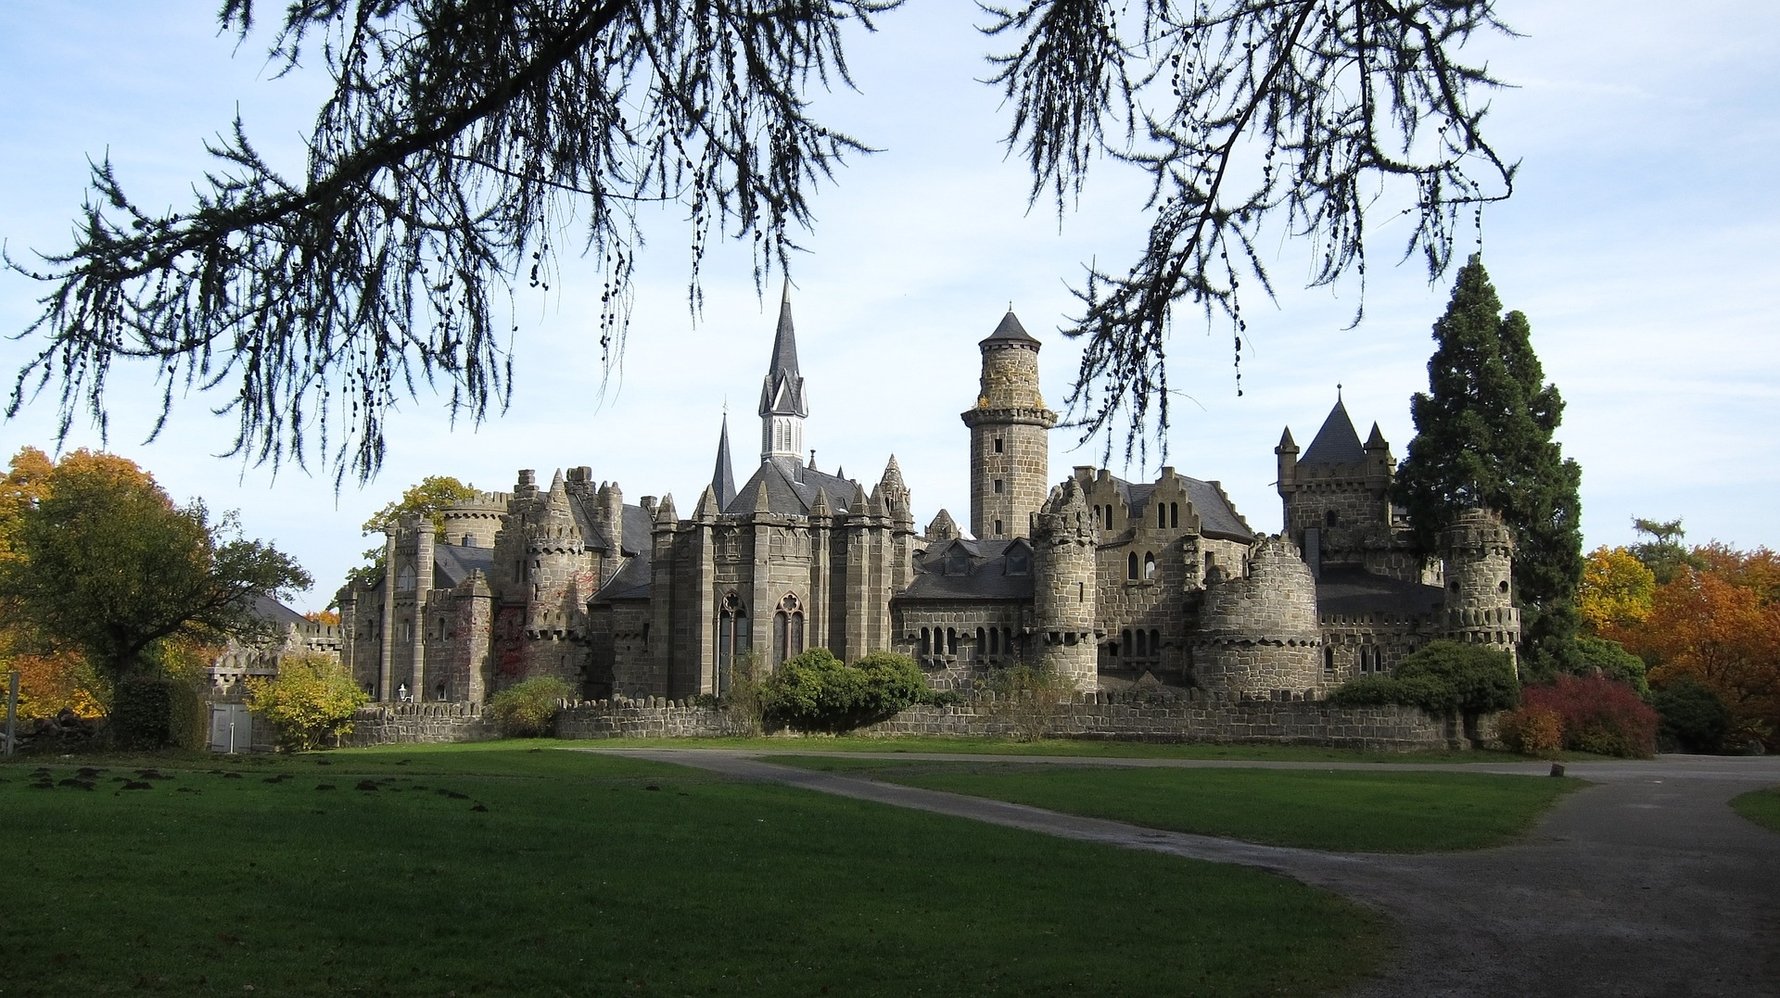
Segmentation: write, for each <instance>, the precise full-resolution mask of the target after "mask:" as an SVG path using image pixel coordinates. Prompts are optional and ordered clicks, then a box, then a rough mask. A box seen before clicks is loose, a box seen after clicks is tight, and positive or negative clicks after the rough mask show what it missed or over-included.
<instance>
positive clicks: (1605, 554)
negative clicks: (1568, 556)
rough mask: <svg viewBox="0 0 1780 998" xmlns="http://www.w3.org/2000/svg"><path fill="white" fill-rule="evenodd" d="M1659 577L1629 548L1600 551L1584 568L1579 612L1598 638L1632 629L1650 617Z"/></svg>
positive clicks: (1599, 548) (1578, 603) (1592, 552)
mask: <svg viewBox="0 0 1780 998" xmlns="http://www.w3.org/2000/svg"><path fill="white" fill-rule="evenodd" d="M1655 596H1656V575H1655V573H1653V572H1651V570H1650V569H1649V568H1647V567H1646V566H1645V565H1644V563H1643V562H1641V561H1639V560H1638V559H1637V558H1636V557H1635V556H1634V555H1633V554H1632V553H1631V552H1630V551H1627V550H1626V549H1625V548H1609V547H1598V548H1595V549H1594V550H1593V551H1590V552H1589V554H1588V558H1587V559H1586V560H1585V561H1584V562H1583V565H1582V585H1581V586H1579V587H1578V588H1577V590H1576V609H1577V612H1578V613H1580V614H1581V616H1582V622H1583V624H1584V625H1586V626H1587V627H1588V628H1589V629H1590V630H1592V631H1594V632H1595V633H1596V634H1607V633H1609V632H1611V631H1612V630H1613V629H1615V628H1624V627H1630V626H1632V625H1634V624H1637V623H1639V622H1640V621H1642V620H1644V619H1645V618H1646V617H1649V616H1650V607H1651V601H1652V600H1653V599H1654V598H1655Z"/></svg>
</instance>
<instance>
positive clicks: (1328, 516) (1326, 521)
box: [1323, 510, 1336, 527]
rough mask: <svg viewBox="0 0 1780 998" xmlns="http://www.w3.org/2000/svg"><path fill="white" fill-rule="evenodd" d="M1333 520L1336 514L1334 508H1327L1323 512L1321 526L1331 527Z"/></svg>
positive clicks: (1333, 523)
mask: <svg viewBox="0 0 1780 998" xmlns="http://www.w3.org/2000/svg"><path fill="white" fill-rule="evenodd" d="M1335 520H1336V516H1335V511H1334V510H1329V511H1328V512H1327V513H1324V514H1323V526H1325V527H1333V526H1334V525H1335Z"/></svg>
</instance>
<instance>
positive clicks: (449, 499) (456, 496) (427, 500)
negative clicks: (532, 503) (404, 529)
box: [346, 475, 478, 587]
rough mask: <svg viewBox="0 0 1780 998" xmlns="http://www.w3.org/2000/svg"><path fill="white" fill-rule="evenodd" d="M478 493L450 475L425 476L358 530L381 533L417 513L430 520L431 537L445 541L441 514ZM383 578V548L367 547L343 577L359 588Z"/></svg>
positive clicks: (347, 582)
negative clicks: (359, 561)
mask: <svg viewBox="0 0 1780 998" xmlns="http://www.w3.org/2000/svg"><path fill="white" fill-rule="evenodd" d="M477 495H478V493H477V492H476V488H475V486H473V485H465V484H464V483H463V482H460V481H458V480H457V479H456V478H453V477H452V476H450V475H428V476H426V477H425V478H423V479H421V480H420V483H419V484H418V485H411V486H409V487H408V489H407V490H406V491H404V492H403V493H402V498H400V499H397V500H395V501H393V502H388V503H385V504H384V505H383V508H382V509H380V510H378V511H377V512H375V513H373V514H371V518H370V519H368V520H366V521H365V524H364V526H363V527H360V528H359V529H360V531H362V532H363V533H365V534H381V533H382V532H383V531H385V530H387V529H389V528H390V527H392V526H394V525H395V524H396V523H398V522H399V521H400V520H401V519H402V517H404V516H408V515H412V514H419V515H421V516H424V517H426V518H428V519H429V520H431V521H432V524H433V536H434V537H435V538H436V539H438V540H444V539H445V517H444V512H445V510H447V509H450V508H451V507H452V506H453V505H455V504H457V503H460V502H465V501H467V500H470V499H474V498H476V496H477ZM381 578H383V545H381V544H379V545H377V546H376V547H373V548H368V549H366V551H365V564H363V565H360V566H359V567H357V568H355V569H353V570H352V571H351V572H350V573H348V575H347V577H346V584H347V585H348V586H353V587H362V586H367V585H371V584H374V583H375V582H376V581H377V580H379V579H381Z"/></svg>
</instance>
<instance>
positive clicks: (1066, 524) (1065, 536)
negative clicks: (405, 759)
mask: <svg viewBox="0 0 1780 998" xmlns="http://www.w3.org/2000/svg"><path fill="white" fill-rule="evenodd" d="M1033 520H1034V524H1035V529H1034V530H1033V532H1032V555H1033V557H1032V610H1033V624H1034V626H1035V627H1036V628H1037V630H1038V632H1039V633H1038V649H1039V659H1038V664H1039V666H1040V668H1044V669H1049V670H1053V671H1055V673H1056V674H1057V675H1058V676H1061V677H1063V678H1065V679H1067V680H1068V681H1069V682H1071V683H1073V684H1075V688H1076V689H1077V690H1079V691H1082V692H1092V691H1093V690H1095V689H1098V688H1099V674H1100V673H1099V648H1098V645H1097V642H1096V634H1095V631H1094V613H1095V603H1096V601H1097V600H1098V599H1099V592H1098V590H1097V588H1096V585H1095V573H1094V549H1095V546H1096V544H1097V543H1098V541H1099V532H1098V531H1097V530H1096V529H1095V526H1094V518H1093V517H1091V516H1089V515H1088V503H1087V500H1086V498H1085V497H1084V496H1083V495H1082V489H1081V486H1080V485H1078V484H1077V483H1076V480H1075V479H1073V478H1071V479H1069V480H1068V481H1066V482H1065V483H1063V485H1061V486H1059V487H1058V488H1056V489H1053V490H1052V492H1051V496H1050V498H1049V499H1048V500H1046V501H1045V504H1044V506H1043V507H1042V508H1041V509H1039V511H1038V515H1037V516H1035V517H1034V518H1033Z"/></svg>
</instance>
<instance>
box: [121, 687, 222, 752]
mask: <svg viewBox="0 0 1780 998" xmlns="http://www.w3.org/2000/svg"><path fill="white" fill-rule="evenodd" d="M109 728H110V733H111V738H112V740H113V742H114V744H115V745H116V746H117V747H118V748H120V749H158V748H166V747H167V746H169V745H171V746H177V747H179V748H183V749H189V750H191V751H194V752H195V751H201V750H202V749H203V748H204V747H205V744H206V742H207V741H208V735H209V733H210V708H209V705H208V704H206V703H205V701H204V697H203V696H202V695H201V694H200V693H199V692H198V688H197V687H196V686H194V685H193V684H192V683H191V682H189V681H187V680H184V679H173V678H170V677H167V676H131V677H129V678H127V679H122V680H119V682H118V684H117V690H116V693H115V695H114V697H113V699H112V705H111V717H110V721H109Z"/></svg>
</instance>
